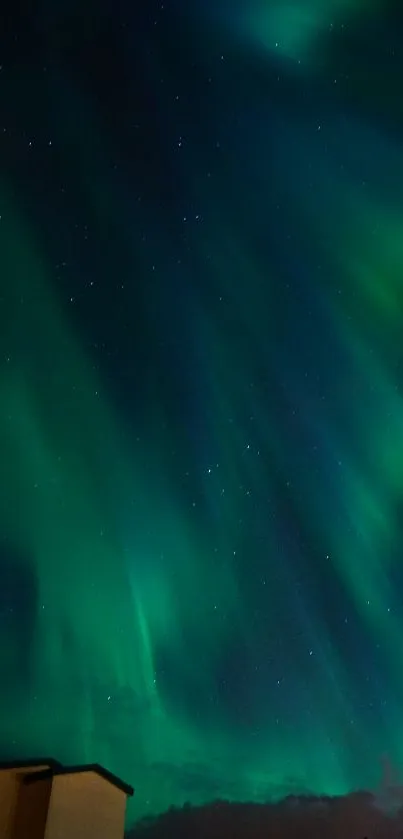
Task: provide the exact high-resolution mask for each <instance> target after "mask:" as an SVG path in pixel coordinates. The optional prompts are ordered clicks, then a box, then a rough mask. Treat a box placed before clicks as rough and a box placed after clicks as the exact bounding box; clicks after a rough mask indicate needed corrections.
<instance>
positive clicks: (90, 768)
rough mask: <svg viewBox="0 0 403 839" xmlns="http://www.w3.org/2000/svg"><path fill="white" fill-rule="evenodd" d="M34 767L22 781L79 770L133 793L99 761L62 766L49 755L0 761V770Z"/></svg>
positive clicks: (33, 780)
mask: <svg viewBox="0 0 403 839" xmlns="http://www.w3.org/2000/svg"><path fill="white" fill-rule="evenodd" d="M44 766H45V767H46V768H45V769H43V767H44ZM36 767H37V768H38V771H37V772H35V771H32V772H28V773H27V775H26V776H25V778H24V783H27V784H32V783H35V781H39V780H41V779H43V778H53V777H54V776H55V775H72V774H78V773H80V772H96V774H97V775H100V777H101V778H104V779H105V781H109V783H110V784H113V786H115V787H117V788H118V789H120V790H122V792H124V793H125V795H128V796H131V795H133V793H134V789H133V787H131V786H130V785H129V784H126V783H125V781H122V779H121V778H119V777H118V776H117V775H114V774H113V772H109V770H108V769H105V768H104V767H103V766H101V765H100V764H99V763H84V764H80V765H79V766H63V765H62V764H61V763H59V761H58V760H54V758H49V757H47V758H35V759H30V760H14V761H7V762H0V771H1V770H2V769H32V770H35V768H36Z"/></svg>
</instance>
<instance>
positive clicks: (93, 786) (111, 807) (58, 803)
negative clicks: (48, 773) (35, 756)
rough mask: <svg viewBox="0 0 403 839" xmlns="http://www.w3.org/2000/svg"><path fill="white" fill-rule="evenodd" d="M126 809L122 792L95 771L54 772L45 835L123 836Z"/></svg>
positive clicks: (54, 838)
mask: <svg viewBox="0 0 403 839" xmlns="http://www.w3.org/2000/svg"><path fill="white" fill-rule="evenodd" d="M33 786H36V784H33ZM125 811H126V795H125V793H124V792H122V790H120V789H118V788H117V787H115V786H113V785H112V784H110V783H109V782H108V781H106V780H105V779H104V778H102V777H101V776H100V775H97V774H96V772H92V771H90V772H77V773H71V774H61V775H55V776H54V777H53V782H52V791H51V794H50V801H49V810H48V819H47V823H46V830H45V839H123V834H124V824H125ZM18 839H20V837H18Z"/></svg>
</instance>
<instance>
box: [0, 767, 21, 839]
mask: <svg viewBox="0 0 403 839" xmlns="http://www.w3.org/2000/svg"><path fill="white" fill-rule="evenodd" d="M18 786H19V783H18V779H17V776H16V772H15V769H2V770H0V839H12V835H13V827H14V819H15V811H16V806H17V798H18Z"/></svg>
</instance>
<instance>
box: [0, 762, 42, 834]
mask: <svg viewBox="0 0 403 839" xmlns="http://www.w3.org/2000/svg"><path fill="white" fill-rule="evenodd" d="M38 769H46V766H42V767H38V766H35V767H34V769H32V768H31V767H26V768H24V767H19V768H18V769H16V768H13V769H0V839H42V837H43V830H44V824H45V820H46V812H47V805H48V800H49V793H50V788H51V781H50V779H49V781H48V782H47V783H46V782H42V787H41V789H38V790H37V792H36V793H35V788H36V787H37V786H38V784H36V783H35V784H32V785H25V784H22V783H21V781H22V778H23V777H24V775H26V774H27V773H28V772H32V771H38ZM25 804H27V805H28V807H29V809H30V819H29V822H28V820H27V819H26V816H25V809H24V810H23V811H22V812H21V809H20V808H21V805H22V806H23V807H24V808H25Z"/></svg>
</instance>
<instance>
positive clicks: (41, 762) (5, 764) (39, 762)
mask: <svg viewBox="0 0 403 839" xmlns="http://www.w3.org/2000/svg"><path fill="white" fill-rule="evenodd" d="M39 766H47V767H48V768H49V769H50V768H52V769H61V768H62V764H61V763H59V761H58V760H55V759H54V758H53V757H35V758H28V760H1V761H0V772H1V770H2V769H35V767H38V768H39Z"/></svg>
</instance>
